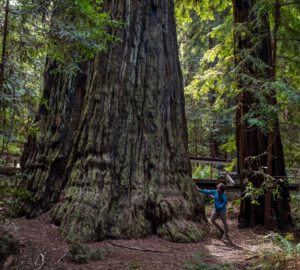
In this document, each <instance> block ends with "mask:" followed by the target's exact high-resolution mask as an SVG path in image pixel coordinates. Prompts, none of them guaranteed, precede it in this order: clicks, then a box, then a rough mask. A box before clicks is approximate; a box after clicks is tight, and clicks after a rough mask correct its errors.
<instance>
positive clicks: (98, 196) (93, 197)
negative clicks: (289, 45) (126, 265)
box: [22, 0, 207, 242]
mask: <svg viewBox="0 0 300 270" xmlns="http://www.w3.org/2000/svg"><path fill="white" fill-rule="evenodd" d="M105 9H106V10H107V11H108V12H109V13H110V14H111V16H112V17H113V18H114V19H116V20H120V21H124V22H126V26H124V27H123V28H122V29H119V30H113V33H112V34H114V35H115V36H117V37H119V38H120V40H121V42H118V43H116V44H112V45H111V46H110V47H109V49H108V51H107V52H106V53H102V54H100V55H98V56H97V57H96V58H95V59H94V60H93V61H90V62H89V63H86V64H85V65H82V66H81V67H80V71H78V74H75V75H70V76H67V75H65V74H62V73H55V72H51V70H53V68H55V62H53V61H48V64H47V70H46V74H45V89H44V94H43V96H44V100H46V103H47V104H48V106H47V107H46V106H45V105H44V104H42V105H41V106H40V110H39V112H40V117H41V118H40V119H39V120H40V121H39V122H40V123H41V132H40V133H39V134H38V135H37V136H35V137H33V138H29V141H28V144H27V146H26V147H25V151H24V154H23V169H22V171H23V181H22V183H25V186H26V187H27V189H28V190H31V191H32V192H33V194H34V200H33V201H32V203H31V204H30V205H28V207H27V208H26V214H27V215H28V216H29V217H34V216H36V215H39V214H41V213H42V212H45V211H47V210H49V209H51V216H52V218H53V220H54V221H55V223H56V224H59V225H60V228H61V232H62V234H63V235H64V236H65V237H67V238H75V237H79V238H81V239H83V240H91V239H103V238H107V237H113V238H124V237H125V238H127V237H140V236H145V235H147V234H157V235H159V236H161V237H164V238H166V239H169V240H173V241H184V242H190V241H198V240H199V239H201V237H202V236H203V235H204V234H205V231H206V226H207V222H206V218H205V214H204V207H203V201H202V200H201V197H200V196H199V195H198V194H197V191H196V189H195V186H194V184H193V183H192V180H191V177H190V173H191V168H190V163H189V159H188V154H187V127H186V119H185V112H184V96H183V87H182V75H181V70H180V65H179V60H178V48H177V40H176V29H175V19H174V4H173V1H170V0H162V1H155V0H143V1H137V0H128V1H105Z"/></svg>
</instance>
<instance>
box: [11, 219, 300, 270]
mask: <svg viewBox="0 0 300 270" xmlns="http://www.w3.org/2000/svg"><path fill="white" fill-rule="evenodd" d="M229 228H230V238H231V240H230V241H225V240H221V239H218V238H207V239H206V240H204V241H203V242H199V243H195V244H178V243H172V242H168V241H166V240H163V239H160V238H158V237H156V236H149V237H146V238H144V239H136V240H105V241H102V242H94V243H90V244H89V247H90V248H91V249H92V250H95V249H99V248H100V249H103V248H104V249H107V250H108V254H107V255H106V256H105V258H104V259H103V260H101V261H93V262H89V263H87V264H76V263H73V262H71V261H70V258H69V255H68V245H67V243H66V242H65V241H63V240H62V239H61V238H60V236H59V231H58V227H57V226H55V225H53V224H51V223H50V219H49V217H48V216H47V215H43V216H40V217H38V218H36V219H31V220H30V219H25V218H17V219H13V220H11V224H10V226H9V232H10V233H11V234H12V235H13V236H14V237H15V238H16V239H18V240H19V241H20V242H21V253H20V255H19V256H18V257H17V258H16V259H15V262H14V264H13V265H12V266H11V267H10V268H9V269H22V270H23V269H24V270H26V269H55V270H57V269H75V270H76V269H92V270H93V269H103V270H104V269H105V270H116V269H118V270H119V269H120V270H122V269H128V270H129V269H143V270H158V269H162V270H171V269H172V270H177V269H178V270H179V269H203V270H221V269H222V270H223V269H224V270H226V269H233V270H234V269H239V270H242V269H249V268H248V267H249V266H251V268H252V267H253V266H255V265H257V264H258V263H257V262H256V261H257V258H258V255H259V254H260V253H261V252H263V251H264V250H269V251H270V250H274V249H276V248H278V247H277V246H276V245H275V244H272V242H271V241H266V240H264V235H265V234H266V232H265V231H263V230H262V229H260V228H256V229H252V230H250V229H242V230H240V229H237V227H236V217H231V219H229ZM139 249H140V250H139ZM254 268H255V267H254ZM295 269H297V268H295Z"/></svg>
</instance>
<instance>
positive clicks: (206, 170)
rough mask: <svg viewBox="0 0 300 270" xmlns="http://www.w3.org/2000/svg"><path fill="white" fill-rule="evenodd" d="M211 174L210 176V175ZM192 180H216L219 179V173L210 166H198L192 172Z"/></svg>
mask: <svg viewBox="0 0 300 270" xmlns="http://www.w3.org/2000/svg"><path fill="white" fill-rule="evenodd" d="M211 173H212V174H211ZM192 177H193V178H195V179H210V178H211V177H212V178H213V179H218V178H219V177H220V174H219V171H218V170H217V169H216V168H214V167H212V168H211V165H199V166H198V167H197V168H196V169H195V170H193V175H192Z"/></svg>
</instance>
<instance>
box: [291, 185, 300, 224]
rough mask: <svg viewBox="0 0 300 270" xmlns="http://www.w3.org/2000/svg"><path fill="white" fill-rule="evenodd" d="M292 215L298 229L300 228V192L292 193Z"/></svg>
mask: <svg viewBox="0 0 300 270" xmlns="http://www.w3.org/2000/svg"><path fill="white" fill-rule="evenodd" d="M290 196H291V213H292V216H293V222H294V224H295V226H296V228H298V229H299V228H300V194H299V191H296V192H291V194H290Z"/></svg>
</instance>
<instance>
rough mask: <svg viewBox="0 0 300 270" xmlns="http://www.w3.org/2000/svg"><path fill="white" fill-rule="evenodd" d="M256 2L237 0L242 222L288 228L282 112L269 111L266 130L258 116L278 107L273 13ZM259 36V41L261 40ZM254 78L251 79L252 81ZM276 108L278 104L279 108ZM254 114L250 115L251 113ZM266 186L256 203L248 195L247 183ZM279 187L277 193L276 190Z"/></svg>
mask: <svg viewBox="0 0 300 270" xmlns="http://www.w3.org/2000/svg"><path fill="white" fill-rule="evenodd" d="M255 4H256V1H254V0H253V1H242V0H234V1H233V11H234V22H235V24H236V25H237V27H236V31H235V36H234V38H235V63H236V66H237V68H241V69H242V71H243V76H239V78H238V79H237V84H238V88H239V91H240V93H239V95H238V108H237V111H236V144H237V151H238V173H239V176H240V178H241V183H242V202H241V209H240V215H239V226H241V227H244V226H256V225H259V224H265V225H266V226H267V227H278V228H280V229H285V228H287V227H289V226H290V225H291V215H290V207H289V190H288V183H287V180H286V173H285V162H284V156H283V147H282V142H281V136H280V131H279V124H278V116H277V114H276V110H274V111H275V112H274V111H273V112H272V114H268V122H267V127H266V129H265V130H263V129H262V128H261V127H260V126H259V125H258V124H257V120H258V119H260V118H264V117H266V116H265V115H263V114H264V113H265V112H266V111H264V112H262V111H261V110H260V109H261V108H260V107H261V101H262V100H264V101H265V102H266V103H265V106H269V107H271V108H272V107H275V105H276V98H275V93H274V91H273V90H271V91H269V92H268V93H266V91H264V90H265V89H264V87H263V82H266V81H272V80H273V79H274V70H273V68H272V67H273V66H274V63H273V61H274V57H273V54H272V51H273V49H274V47H273V46H272V39H271V33H270V25H269V19H268V14H267V12H266V11H263V12H256V11H255V9H254V6H255ZM255 37H256V39H255ZM249 78H251V79H249ZM273 109H274V108H273ZM249 116H250V117H249ZM249 184H250V185H252V186H253V187H254V188H262V189H264V190H265V192H264V193H263V194H260V195H259V196H258V198H257V200H256V203H253V200H252V199H251V197H249V196H245V192H246V189H247V186H249ZM277 188H278V193H277V196H276V197H273V196H272V194H271V192H270V191H272V190H273V191H275V189H277Z"/></svg>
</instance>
